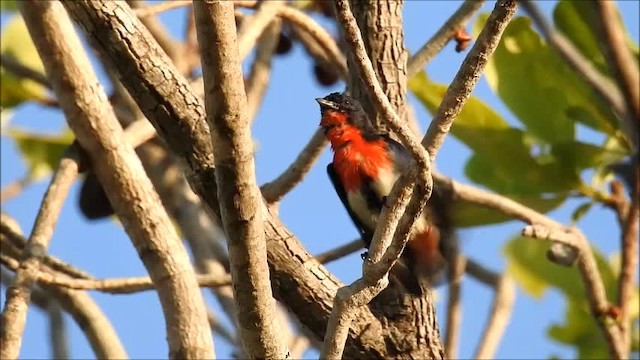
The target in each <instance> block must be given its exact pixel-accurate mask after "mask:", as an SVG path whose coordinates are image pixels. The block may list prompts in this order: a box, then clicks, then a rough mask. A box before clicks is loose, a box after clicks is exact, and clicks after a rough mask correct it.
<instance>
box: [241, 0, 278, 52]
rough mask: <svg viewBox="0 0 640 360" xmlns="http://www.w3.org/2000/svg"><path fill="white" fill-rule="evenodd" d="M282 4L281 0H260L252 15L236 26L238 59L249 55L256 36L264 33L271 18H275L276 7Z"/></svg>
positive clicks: (256, 38)
mask: <svg viewBox="0 0 640 360" xmlns="http://www.w3.org/2000/svg"><path fill="white" fill-rule="evenodd" d="M282 6H284V2H282V1H261V2H259V3H258V5H257V6H256V12H255V13H254V14H253V16H251V17H249V18H247V19H245V20H244V21H243V22H242V23H241V24H240V27H239V28H238V49H239V50H238V51H239V52H240V55H239V56H240V59H244V58H246V57H247V55H249V52H251V49H252V48H253V46H254V45H255V43H256V41H257V40H258V38H259V37H260V36H261V35H262V34H263V33H264V31H265V29H266V28H267V26H269V24H270V23H271V22H272V21H273V19H275V17H276V16H277V14H278V9H279V8H280V7H282ZM276 39H277V37H276ZM274 47H275V46H274ZM271 52H273V51H271Z"/></svg>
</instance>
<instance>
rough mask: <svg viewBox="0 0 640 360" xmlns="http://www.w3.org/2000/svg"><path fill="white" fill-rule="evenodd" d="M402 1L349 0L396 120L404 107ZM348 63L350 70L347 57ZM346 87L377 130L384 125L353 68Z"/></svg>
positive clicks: (351, 61) (404, 76) (404, 68)
mask: <svg viewBox="0 0 640 360" xmlns="http://www.w3.org/2000/svg"><path fill="white" fill-rule="evenodd" d="M403 3H404V1H403V0H385V1H375V0H351V9H352V10H353V15H354V16H355V17H356V20H357V21H358V26H359V27H360V32H361V33H362V38H363V40H364V43H365V47H366V49H367V53H368V54H369V57H370V58H371V62H372V63H373V68H374V69H375V71H376V74H377V75H378V80H379V81H380V85H381V86H382V89H383V90H384V93H385V95H387V98H389V102H390V103H391V105H393V108H394V109H395V110H396V112H397V113H398V116H399V117H400V119H403V120H404V119H406V116H407V110H406V102H407V58H408V56H409V55H408V53H407V49H406V47H405V45H404V30H403V28H402V26H403V22H402V8H403ZM348 65H349V68H350V69H353V66H354V65H353V59H352V58H351V56H349V57H348ZM349 77H350V78H349V90H350V91H351V95H352V96H353V97H354V98H355V99H357V100H359V101H360V102H361V103H362V105H363V106H364V108H365V110H366V111H367V112H368V113H369V118H370V119H372V121H373V122H374V125H375V127H376V128H377V129H378V130H380V131H381V132H386V131H387V127H386V125H385V122H384V120H383V119H382V118H381V117H380V115H379V114H376V112H375V110H374V109H375V107H374V106H373V103H372V102H371V100H370V99H369V98H368V95H367V93H366V90H365V89H364V88H363V87H362V86H361V82H360V79H359V77H358V76H357V72H356V71H350V72H349Z"/></svg>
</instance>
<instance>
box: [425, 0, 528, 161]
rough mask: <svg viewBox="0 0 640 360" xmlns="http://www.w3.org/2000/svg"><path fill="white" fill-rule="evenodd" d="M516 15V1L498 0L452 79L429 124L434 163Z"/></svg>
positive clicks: (427, 144)
mask: <svg viewBox="0 0 640 360" xmlns="http://www.w3.org/2000/svg"><path fill="white" fill-rule="evenodd" d="M515 12H516V2H515V1H506V0H505V1H498V2H497V3H496V6H495V7H494V9H493V11H492V12H491V15H489V18H488V19H487V23H486V25H485V27H484V28H483V29H482V31H481V32H480V35H478V39H477V40H476V43H475V44H474V45H473V47H472V48H471V50H469V53H468V54H467V56H466V57H465V58H464V61H463V62H462V65H461V66H460V70H458V73H457V74H456V76H455V77H454V78H453V81H452V82H451V84H450V85H449V87H448V88H447V92H446V93H445V94H444V97H443V98H442V102H441V103H440V106H439V107H438V111H437V112H436V114H435V116H434V117H433V120H431V123H430V124H429V128H428V129H427V133H426V134H425V136H424V139H422V144H423V145H424V147H425V148H426V149H427V151H428V152H429V156H430V157H431V160H432V161H433V159H435V157H436V154H437V152H438V149H440V147H441V146H442V143H443V142H444V138H445V136H446V135H447V133H449V130H450V129H451V125H452V124H453V121H454V120H455V118H456V117H457V116H458V115H459V114H460V112H461V111H462V108H463V107H464V104H465V102H466V101H467V99H468V98H469V97H470V96H471V93H472V92H473V89H474V88H475V86H476V84H477V83H478V80H480V76H481V75H482V71H483V70H484V67H485V66H486V64H487V61H488V60H489V57H490V56H491V54H493V52H494V51H495V49H496V48H497V47H498V44H499V43H500V38H501V37H502V33H503V32H504V29H505V28H506V27H507V25H508V24H509V21H510V20H511V18H512V17H513V15H514V14H515Z"/></svg>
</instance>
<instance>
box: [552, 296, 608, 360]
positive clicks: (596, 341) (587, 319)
mask: <svg viewBox="0 0 640 360" xmlns="http://www.w3.org/2000/svg"><path fill="white" fill-rule="evenodd" d="M547 334H548V335H549V337H550V338H552V339H554V340H556V341H558V342H561V343H563V344H568V345H573V346H575V347H576V348H577V352H578V356H577V358H578V359H607V358H608V357H609V351H608V347H607V342H606V341H605V339H604V337H603V336H602V332H601V331H600V329H599V328H598V324H597V323H596V320H595V319H594V318H593V316H592V315H591V313H590V312H589V310H588V308H587V305H586V302H585V301H580V302H577V301H571V300H568V301H567V303H566V315H565V323H564V324H554V325H552V326H551V327H549V329H548V330H547Z"/></svg>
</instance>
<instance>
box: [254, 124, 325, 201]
mask: <svg viewBox="0 0 640 360" xmlns="http://www.w3.org/2000/svg"><path fill="white" fill-rule="evenodd" d="M327 143H328V141H327V138H326V137H325V136H324V133H323V132H322V129H317V130H316V132H315V133H313V136H312V137H311V139H310V140H309V142H308V143H307V145H305V147H304V148H303V149H302V151H300V153H299V154H298V156H297V157H296V159H295V160H294V161H293V162H292V163H291V165H289V167H288V168H287V169H286V170H285V171H284V172H283V173H282V174H280V175H278V177H277V178H275V179H274V180H272V181H270V182H268V183H266V184H264V185H262V187H261V190H262V196H264V199H265V201H267V202H268V203H270V204H272V203H276V202H278V201H280V200H281V199H282V198H283V197H284V196H285V195H286V194H287V193H289V191H291V190H292V189H293V188H294V187H295V186H296V185H298V184H299V183H300V182H301V181H302V179H303V178H304V176H305V175H306V174H307V173H308V172H309V170H311V167H312V166H313V164H314V163H315V162H316V161H317V160H318V158H319V157H320V154H321V153H322V151H323V150H324V148H325V146H326V145H327Z"/></svg>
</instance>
